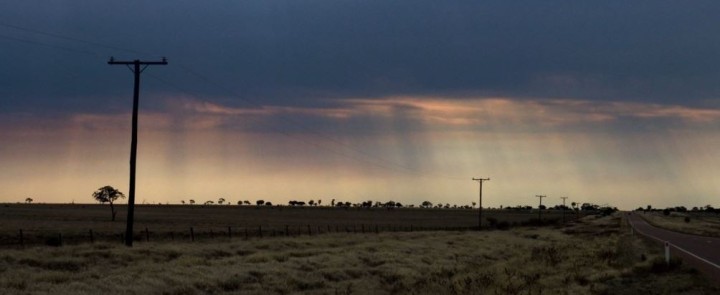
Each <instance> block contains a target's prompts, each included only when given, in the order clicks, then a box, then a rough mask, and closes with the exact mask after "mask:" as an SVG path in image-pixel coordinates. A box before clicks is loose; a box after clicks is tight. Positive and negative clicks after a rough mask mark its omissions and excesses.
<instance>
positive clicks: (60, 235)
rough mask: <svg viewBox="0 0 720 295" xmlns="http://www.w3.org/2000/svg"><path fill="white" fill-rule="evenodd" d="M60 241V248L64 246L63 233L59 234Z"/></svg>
mask: <svg viewBox="0 0 720 295" xmlns="http://www.w3.org/2000/svg"><path fill="white" fill-rule="evenodd" d="M58 240H59V241H60V246H62V245H63V240H62V233H58Z"/></svg>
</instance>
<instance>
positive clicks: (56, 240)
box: [45, 236, 62, 247]
mask: <svg viewBox="0 0 720 295" xmlns="http://www.w3.org/2000/svg"><path fill="white" fill-rule="evenodd" d="M45 245H47V246H50V247H60V246H62V240H60V237H55V236H53V237H48V238H46V239H45Z"/></svg>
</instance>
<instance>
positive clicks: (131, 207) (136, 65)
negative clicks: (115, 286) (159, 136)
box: [108, 57, 168, 247]
mask: <svg viewBox="0 0 720 295" xmlns="http://www.w3.org/2000/svg"><path fill="white" fill-rule="evenodd" d="M108 64H109V65H125V66H127V67H128V68H130V70H131V71H132V72H133V74H134V77H135V83H134V84H135V85H134V87H133V116H132V137H131V141H130V186H129V189H128V215H127V216H128V217H127V227H126V230H125V245H126V246H128V247H132V244H133V222H134V214H135V213H134V212H135V171H136V167H137V165H136V163H137V138H138V136H137V134H138V132H137V130H138V105H139V104H140V73H142V72H143V71H144V70H145V69H146V68H147V67H148V66H151V65H167V64H168V62H167V59H166V58H164V57H163V58H162V60H161V61H141V60H139V59H136V60H133V61H117V60H115V58H114V57H110V60H109V61H108ZM131 65H132V67H130V66H131ZM140 66H143V68H142V69H141V68H140Z"/></svg>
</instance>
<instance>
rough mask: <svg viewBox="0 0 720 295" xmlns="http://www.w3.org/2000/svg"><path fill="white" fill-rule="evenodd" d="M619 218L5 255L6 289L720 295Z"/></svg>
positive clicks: (2, 290) (1, 289)
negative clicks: (668, 259)
mask: <svg viewBox="0 0 720 295" xmlns="http://www.w3.org/2000/svg"><path fill="white" fill-rule="evenodd" d="M623 224H624V223H623V222H622V221H621V220H620V217H619V215H618V216H616V217H604V218H595V217H586V218H584V219H583V220H581V221H579V222H578V223H575V224H573V225H572V226H568V227H565V228H549V227H545V228H531V227H520V228H513V229H511V230H509V231H482V232H477V231H423V232H386V233H380V234H347V233H337V234H326V235H320V236H300V237H278V238H270V239H249V240H242V239H237V240H233V241H215V242H196V243H189V242H185V243H163V242H159V243H152V242H151V243H138V244H137V245H136V246H135V247H133V248H126V247H124V246H121V245H120V244H119V243H112V244H110V243H95V244H81V245H75V246H65V247H57V248H53V247H31V248H26V249H11V250H6V251H3V252H0V294H268V293H270V294H718V292H720V289H717V288H715V287H713V286H711V285H709V283H708V282H707V281H706V280H705V279H703V278H702V277H701V276H699V275H698V274H697V273H696V272H694V271H692V270H690V269H688V268H686V267H685V266H683V265H682V264H681V263H679V262H677V261H674V263H673V264H672V266H670V267H668V266H665V264H664V262H663V260H662V259H661V258H660V257H659V255H660V253H659V252H660V249H661V248H660V247H659V246H658V245H656V244H654V243H650V242H647V241H645V240H643V239H640V238H635V237H631V236H630V235H629V234H627V232H628V230H627V228H622V226H623Z"/></svg>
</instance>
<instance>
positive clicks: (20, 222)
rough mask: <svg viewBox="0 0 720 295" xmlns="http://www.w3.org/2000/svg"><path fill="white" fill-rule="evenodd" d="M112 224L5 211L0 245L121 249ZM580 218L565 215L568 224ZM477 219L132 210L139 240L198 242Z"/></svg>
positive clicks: (67, 208)
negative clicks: (54, 243)
mask: <svg viewBox="0 0 720 295" xmlns="http://www.w3.org/2000/svg"><path fill="white" fill-rule="evenodd" d="M116 207H117V208H118V210H119V212H118V214H117V220H116V221H114V222H113V221H111V214H110V207H109V206H108V205H99V204H92V205H91V204H86V205H80V204H75V205H70V204H67V205H59V204H4V205H0V245H5V246H7V245H15V244H17V243H18V242H19V231H20V230H22V231H23V239H24V241H23V242H24V243H25V244H43V243H45V242H46V240H48V239H55V238H56V237H57V236H58V235H59V234H61V235H62V236H63V241H64V242H65V243H69V244H73V243H82V242H87V241H90V239H91V237H90V231H91V230H92V231H93V233H92V239H93V240H96V241H101V240H105V241H121V240H122V238H121V237H120V235H121V234H122V233H123V232H124V231H125V224H126V223H125V220H126V219H125V218H126V214H127V213H126V212H127V211H126V206H116ZM573 216H575V215H574V214H573V213H572V212H566V219H567V220H571V219H572V218H573ZM488 218H490V219H496V220H497V222H503V221H504V222H507V224H508V225H513V224H521V223H527V222H530V221H531V220H532V219H536V218H538V212H537V211H510V210H488V209H485V210H483V227H489V226H490V225H491V223H490V222H489V221H488ZM543 219H544V220H555V221H560V220H561V219H562V212H560V211H551V210H548V211H544V212H543ZM477 224H478V211H477V209H475V210H470V209H436V208H432V209H421V208H395V209H387V208H353V207H350V208H344V207H342V208H338V207H307V206H306V207H288V206H272V207H268V206H237V205H208V206H204V205H138V206H136V208H135V226H134V234H135V239H136V240H138V241H142V240H145V239H146V238H147V237H146V233H145V230H146V229H147V231H148V234H147V235H148V236H149V237H150V239H152V240H190V239H191V237H190V228H192V229H193V236H194V238H195V239H196V240H201V239H210V238H219V237H223V236H225V237H227V236H228V231H230V232H231V233H230V236H234V237H245V235H246V234H247V235H248V236H258V235H259V234H260V233H259V232H262V235H263V236H264V237H268V236H278V235H293V236H297V235H308V234H315V235H316V234H325V233H328V232H333V233H335V232H346V233H347V232H352V233H356V232H357V233H362V232H375V231H379V232H387V231H417V230H432V229H436V230H444V229H468V228H472V227H477Z"/></svg>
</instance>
